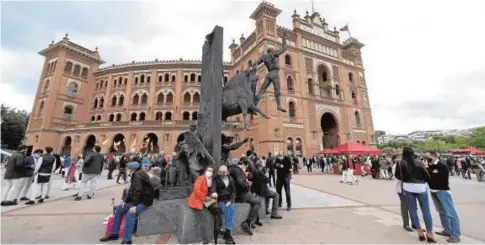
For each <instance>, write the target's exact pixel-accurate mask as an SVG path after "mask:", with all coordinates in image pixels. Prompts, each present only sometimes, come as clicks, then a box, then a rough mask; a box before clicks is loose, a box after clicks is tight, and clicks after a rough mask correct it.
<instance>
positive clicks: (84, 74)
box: [81, 67, 88, 78]
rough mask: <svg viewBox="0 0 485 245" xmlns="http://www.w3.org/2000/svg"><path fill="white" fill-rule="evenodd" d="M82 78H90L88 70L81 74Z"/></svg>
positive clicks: (85, 69) (84, 69)
mask: <svg viewBox="0 0 485 245" xmlns="http://www.w3.org/2000/svg"><path fill="white" fill-rule="evenodd" d="M81 77H84V78H86V77H88V68H86V67H84V68H83V71H82V72H81Z"/></svg>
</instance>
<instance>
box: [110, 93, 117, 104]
mask: <svg viewBox="0 0 485 245" xmlns="http://www.w3.org/2000/svg"><path fill="white" fill-rule="evenodd" d="M116 99H117V98H116V95H113V97H112V98H111V106H116Z"/></svg>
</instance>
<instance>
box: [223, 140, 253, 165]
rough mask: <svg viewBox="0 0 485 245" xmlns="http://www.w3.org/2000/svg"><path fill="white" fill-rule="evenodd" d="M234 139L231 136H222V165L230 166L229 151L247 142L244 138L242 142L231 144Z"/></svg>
mask: <svg viewBox="0 0 485 245" xmlns="http://www.w3.org/2000/svg"><path fill="white" fill-rule="evenodd" d="M233 140H234V137H232V136H226V137H224V135H223V136H222V150H221V156H222V159H221V163H222V165H226V166H228V165H230V164H231V151H234V150H237V149H239V147H241V146H242V145H244V144H245V143H246V142H248V141H249V138H245V139H244V140H243V141H240V142H236V143H232V142H233Z"/></svg>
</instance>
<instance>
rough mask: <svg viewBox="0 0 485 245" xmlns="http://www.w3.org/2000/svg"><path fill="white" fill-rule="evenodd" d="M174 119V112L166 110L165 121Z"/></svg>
mask: <svg viewBox="0 0 485 245" xmlns="http://www.w3.org/2000/svg"><path fill="white" fill-rule="evenodd" d="M171 120H172V112H170V111H167V112H165V121H171Z"/></svg>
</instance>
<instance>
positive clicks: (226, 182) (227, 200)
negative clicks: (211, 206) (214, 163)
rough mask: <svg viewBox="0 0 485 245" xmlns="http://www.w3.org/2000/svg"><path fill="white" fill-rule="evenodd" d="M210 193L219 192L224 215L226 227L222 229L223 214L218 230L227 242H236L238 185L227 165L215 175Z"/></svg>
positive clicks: (220, 217) (220, 216)
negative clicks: (233, 226) (235, 221)
mask: <svg viewBox="0 0 485 245" xmlns="http://www.w3.org/2000/svg"><path fill="white" fill-rule="evenodd" d="M210 193H217V196H218V202H219V209H220V210H221V214H222V215H224V229H222V215H219V219H218V230H219V233H221V234H222V235H223V238H224V241H225V242H226V244H236V243H235V242H234V239H233V238H232V235H231V231H232V223H233V221H234V214H235V213H236V204H235V202H236V186H235V184H234V179H233V178H232V177H231V176H230V175H229V171H228V169H227V166H225V165H222V166H221V167H220V168H219V174H217V175H215V176H214V177H213V180H212V185H211V187H210Z"/></svg>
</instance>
